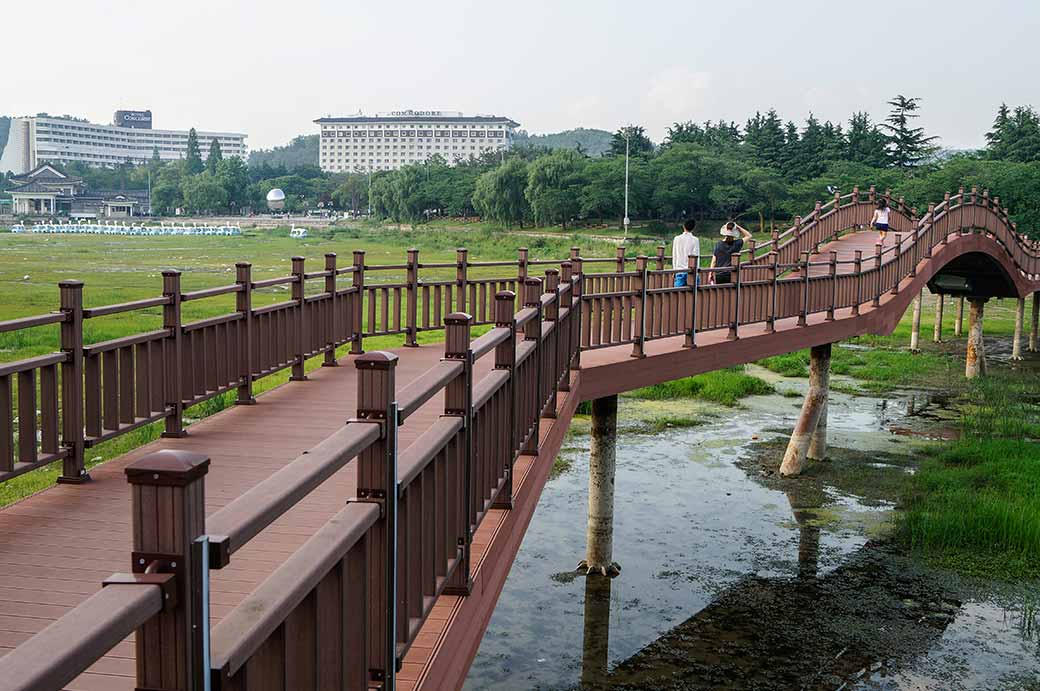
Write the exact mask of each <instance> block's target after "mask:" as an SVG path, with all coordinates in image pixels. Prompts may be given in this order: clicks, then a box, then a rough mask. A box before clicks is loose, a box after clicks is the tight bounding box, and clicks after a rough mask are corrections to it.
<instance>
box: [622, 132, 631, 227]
mask: <svg viewBox="0 0 1040 691" xmlns="http://www.w3.org/2000/svg"><path fill="white" fill-rule="evenodd" d="M631 137H632V131H631V126H629V127H626V128H625V219H624V221H622V223H623V225H624V227H625V239H626V240H627V239H628V223H629V220H628V150H629V141H630V139H631Z"/></svg>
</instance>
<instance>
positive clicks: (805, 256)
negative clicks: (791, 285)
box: [798, 252, 809, 326]
mask: <svg viewBox="0 0 1040 691" xmlns="http://www.w3.org/2000/svg"><path fill="white" fill-rule="evenodd" d="M808 323H809V253H808V252H802V311H801V314H799V315H798V326H806V325H807V324H808Z"/></svg>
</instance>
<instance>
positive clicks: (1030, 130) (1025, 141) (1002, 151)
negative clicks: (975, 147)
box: [986, 103, 1040, 163]
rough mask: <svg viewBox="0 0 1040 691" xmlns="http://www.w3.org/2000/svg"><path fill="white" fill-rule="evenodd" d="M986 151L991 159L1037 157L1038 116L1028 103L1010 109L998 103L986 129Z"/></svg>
mask: <svg viewBox="0 0 1040 691" xmlns="http://www.w3.org/2000/svg"><path fill="white" fill-rule="evenodd" d="M986 142H987V146H986V154H987V157H988V158H991V159H995V160H1005V161H1017V162H1019V163H1028V162H1030V161H1040V116H1038V115H1037V112H1036V111H1035V110H1033V108H1032V107H1029V106H1018V107H1017V108H1015V110H1014V111H1013V112H1012V111H1010V110H1009V109H1008V107H1007V105H1006V104H1003V103H1002V104H1001V105H1000V110H998V111H997V118H996V120H995V121H994V123H993V129H992V130H990V131H989V132H988V133H986Z"/></svg>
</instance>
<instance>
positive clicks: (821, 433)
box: [805, 390, 831, 461]
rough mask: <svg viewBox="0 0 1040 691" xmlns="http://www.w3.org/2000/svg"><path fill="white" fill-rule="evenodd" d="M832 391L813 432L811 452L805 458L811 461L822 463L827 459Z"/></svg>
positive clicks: (828, 394)
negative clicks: (828, 422)
mask: <svg viewBox="0 0 1040 691" xmlns="http://www.w3.org/2000/svg"><path fill="white" fill-rule="evenodd" d="M830 398H831V396H830V391H829V390H828V391H827V396H826V397H825V398H824V399H823V410H821V411H820V419H819V421H818V422H817V423H816V429H815V430H813V433H812V436H811V437H810V438H809V450H808V451H807V452H806V454H805V457H806V458H808V459H809V460H810V461H822V460H824V459H826V458H827V415H828V414H829V412H830V407H831V406H830Z"/></svg>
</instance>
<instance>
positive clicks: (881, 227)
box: [870, 199, 892, 245]
mask: <svg viewBox="0 0 1040 691" xmlns="http://www.w3.org/2000/svg"><path fill="white" fill-rule="evenodd" d="M891 211H892V210H891V209H889V208H888V200H886V199H879V200H878V203H877V208H876V209H874V217H873V218H871V219H870V225H872V226H874V228H875V229H877V231H878V236H879V240H880V244H882V245H883V244H885V235H886V234H887V233H888V216H889V213H890V212H891Z"/></svg>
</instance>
